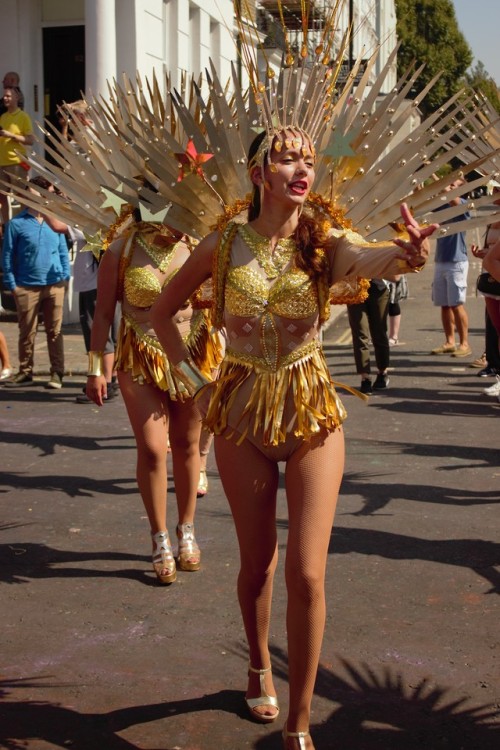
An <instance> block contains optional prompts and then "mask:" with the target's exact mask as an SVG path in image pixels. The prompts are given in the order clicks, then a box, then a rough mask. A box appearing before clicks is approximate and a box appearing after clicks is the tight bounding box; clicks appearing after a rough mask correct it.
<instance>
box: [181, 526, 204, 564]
mask: <svg viewBox="0 0 500 750" xmlns="http://www.w3.org/2000/svg"><path fill="white" fill-rule="evenodd" d="M177 539H178V540H179V550H178V553H177V565H178V567H179V570H188V571H189V570H199V569H200V566H201V562H200V558H201V552H200V548H199V547H198V545H197V544H196V539H195V538H194V526H193V524H192V523H180V524H178V525H177Z"/></svg>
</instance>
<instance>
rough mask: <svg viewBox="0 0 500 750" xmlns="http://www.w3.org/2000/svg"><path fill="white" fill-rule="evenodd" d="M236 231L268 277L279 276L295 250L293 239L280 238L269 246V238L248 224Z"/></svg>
mask: <svg viewBox="0 0 500 750" xmlns="http://www.w3.org/2000/svg"><path fill="white" fill-rule="evenodd" d="M238 231H239V234H240V237H241V238H242V240H243V242H244V243H245V244H246V245H248V247H249V248H250V250H251V251H252V252H253V254H254V255H255V257H256V259H257V261H258V263H259V265H260V267H261V268H262V269H263V271H264V273H265V274H266V276H267V278H268V279H275V278H276V277H277V276H279V275H280V274H281V273H282V272H283V270H284V269H285V268H286V266H287V265H288V264H289V263H290V261H291V260H292V258H293V257H294V255H295V253H296V252H297V245H296V244H295V240H293V239H290V238H288V239H280V240H278V242H277V243H276V245H275V247H274V248H271V242H270V240H269V239H268V238H267V237H263V236H262V235H261V234H259V233H258V232H256V231H255V229H252V227H251V226H249V225H248V224H242V225H241V226H240V228H239V230H238Z"/></svg>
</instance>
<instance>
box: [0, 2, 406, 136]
mask: <svg viewBox="0 0 500 750" xmlns="http://www.w3.org/2000/svg"><path fill="white" fill-rule="evenodd" d="M243 1H244V5H243V6H242V7H243V8H248V9H249V10H250V13H251V14H254V11H255V9H256V7H257V9H258V8H259V6H260V7H261V8H264V9H265V11H266V12H269V9H271V11H272V9H273V8H272V6H273V5H274V6H276V3H275V2H274V3H273V2H272V0H271V1H270V0H262V2H260V3H259V2H255V0H242V2H243ZM329 4H330V3H329V1H328V0H312V2H311V5H312V6H313V12H319V13H321V12H322V9H323V10H324V8H325V6H328V5H329ZM287 5H288V6H289V7H292V6H294V5H295V6H297V8H300V3H298V2H294V0H290V2H289V3H288V4H287ZM1 8H2V23H1V25H0V65H1V67H0V73H2V75H3V73H5V72H7V71H10V70H15V71H17V72H18V73H19V74H20V77H21V89H22V90H23V93H24V96H25V102H26V103H25V108H26V110H27V112H28V113H29V114H30V116H31V117H32V118H33V119H34V120H36V121H38V122H40V123H41V122H43V120H44V118H45V117H49V118H51V119H52V120H53V122H54V124H56V115H55V113H56V107H57V105H58V104H60V103H61V102H62V101H74V100H76V99H79V98H80V95H81V92H82V91H83V92H85V93H86V94H90V93H93V94H97V95H99V94H102V95H104V96H106V94H107V85H106V81H107V80H111V79H114V78H116V79H117V80H118V81H120V79H121V76H122V74H123V73H125V74H127V75H128V76H129V77H130V78H132V79H134V78H135V75H136V71H139V72H140V75H141V77H142V78H144V77H145V76H147V77H150V76H151V75H152V73H153V72H154V73H155V74H156V76H157V79H158V81H159V83H160V86H165V73H166V72H167V71H168V73H169V75H170V82H171V85H172V86H174V87H179V85H180V82H181V78H182V76H183V74H185V73H187V74H191V73H194V74H195V75H199V74H200V73H201V72H202V71H203V70H204V69H205V67H206V66H207V64H208V60H209V58H211V59H212V61H213V62H214V64H215V66H216V69H217V70H218V73H219V76H220V78H221V80H222V81H225V80H227V79H228V78H229V76H230V67H231V62H232V61H235V62H236V61H237V52H236V43H235V40H236V36H237V34H236V30H235V28H234V24H233V2H232V0H71V1H69V0H1ZM255 17H257V16H255ZM350 22H352V27H353V29H354V31H355V33H354V36H353V41H352V45H351V47H350V50H349V51H350V53H352V55H353V56H354V58H356V57H358V55H361V56H362V57H365V56H366V57H368V56H369V54H370V53H371V52H373V51H374V49H375V48H376V47H377V45H378V44H379V43H381V44H382V54H381V56H380V61H379V66H380V68H381V67H382V66H383V64H384V62H385V59H386V58H387V55H388V54H389V52H390V50H392V49H393V48H394V46H395V44H396V32H395V28H396V16H395V10H394V0H376V1H375V2H373V0H346V2H345V7H344V10H343V16H342V22H341V27H344V28H347V26H348V25H349V23H350ZM376 72H378V70H377V71H376ZM395 81H396V72H395V70H394V82H395Z"/></svg>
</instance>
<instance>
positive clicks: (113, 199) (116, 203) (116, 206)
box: [101, 182, 127, 216]
mask: <svg viewBox="0 0 500 750" xmlns="http://www.w3.org/2000/svg"><path fill="white" fill-rule="evenodd" d="M122 189H123V182H120V184H119V185H118V187H117V188H116V191H117V192H120V191H121V190H122ZM101 192H102V193H104V195H105V196H106V200H105V201H104V203H101V208H112V209H113V211H114V212H115V214H116V215H117V216H119V215H120V209H121V207H122V206H123V205H126V204H127V201H126V200H124V199H123V198H120V196H118V195H116V193H114V192H111V190H108V189H107V188H105V187H101Z"/></svg>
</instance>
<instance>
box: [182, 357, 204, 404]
mask: <svg viewBox="0 0 500 750" xmlns="http://www.w3.org/2000/svg"><path fill="white" fill-rule="evenodd" d="M172 369H173V371H174V372H175V374H176V375H177V377H178V378H179V380H180V381H181V383H182V384H183V385H184V386H185V387H186V389H187V391H188V392H189V395H190V396H194V395H195V394H196V392H197V391H199V390H200V388H203V386H204V385H207V383H210V382H211V381H210V380H208V378H206V377H205V376H204V375H203V374H202V373H201V371H200V370H199V368H198V367H196V365H195V363H194V362H193V360H192V359H191V358H190V357H187V358H186V359H183V360H181V361H180V362H178V363H177V364H176V365H174V366H173V368H172Z"/></svg>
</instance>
